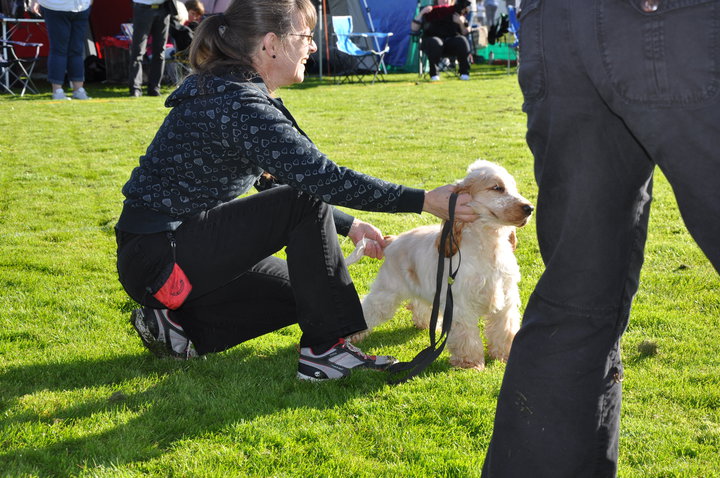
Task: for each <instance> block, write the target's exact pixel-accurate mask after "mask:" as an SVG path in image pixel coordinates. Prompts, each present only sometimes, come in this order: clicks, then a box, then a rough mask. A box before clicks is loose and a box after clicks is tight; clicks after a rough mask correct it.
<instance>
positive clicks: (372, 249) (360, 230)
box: [348, 218, 386, 259]
mask: <svg viewBox="0 0 720 478" xmlns="http://www.w3.org/2000/svg"><path fill="white" fill-rule="evenodd" d="M348 237H349V238H350V239H352V241H353V244H355V245H357V243H358V242H360V241H361V240H362V238H363V237H365V238H366V239H368V241H367V242H366V244H365V251H364V255H366V256H368V257H372V258H373V259H382V258H383V256H384V254H383V249H385V245H386V244H385V239H383V235H382V232H381V231H380V229H378V228H377V227H375V226H373V225H372V224H370V223H367V222H364V221H361V220H360V219H357V218H355V220H354V221H353V223H352V226H350V232H348Z"/></svg>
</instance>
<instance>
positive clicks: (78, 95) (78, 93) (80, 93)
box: [72, 87, 90, 100]
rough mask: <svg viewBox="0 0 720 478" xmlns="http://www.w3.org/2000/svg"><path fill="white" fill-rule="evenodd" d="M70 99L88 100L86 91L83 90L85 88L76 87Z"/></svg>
mask: <svg viewBox="0 0 720 478" xmlns="http://www.w3.org/2000/svg"><path fill="white" fill-rule="evenodd" d="M72 99H74V100H89V99H90V97H89V96H88V94H87V91H85V88H82V87H81V88H78V89H77V90H75V91H73V94H72Z"/></svg>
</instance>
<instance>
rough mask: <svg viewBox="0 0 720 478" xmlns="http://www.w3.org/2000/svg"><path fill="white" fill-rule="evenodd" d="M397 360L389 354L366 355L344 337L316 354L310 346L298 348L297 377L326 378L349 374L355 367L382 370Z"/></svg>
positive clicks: (306, 378)
mask: <svg viewBox="0 0 720 478" xmlns="http://www.w3.org/2000/svg"><path fill="white" fill-rule="evenodd" d="M396 362H397V359H396V358H395V357H392V356H390V355H367V354H365V353H363V352H362V350H360V349H359V348H357V347H355V346H354V345H353V344H351V343H350V342H346V341H345V339H339V340H338V343H336V344H335V345H333V346H332V347H330V349H329V350H328V351H327V352H324V353H322V354H319V355H316V354H314V353H313V351H312V350H311V349H310V347H302V348H301V349H300V363H299V364H298V372H297V378H299V379H301V380H328V379H334V378H343V377H347V376H348V375H350V372H351V371H352V369H354V368H357V367H362V368H369V369H373V370H384V369H386V368H387V367H389V366H390V365H392V364H394V363H396Z"/></svg>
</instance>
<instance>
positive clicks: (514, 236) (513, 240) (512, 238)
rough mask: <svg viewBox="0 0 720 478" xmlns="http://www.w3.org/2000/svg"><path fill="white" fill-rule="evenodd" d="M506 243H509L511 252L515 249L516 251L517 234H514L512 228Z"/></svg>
mask: <svg viewBox="0 0 720 478" xmlns="http://www.w3.org/2000/svg"><path fill="white" fill-rule="evenodd" d="M508 241H510V245H511V246H512V250H513V252H514V251H515V249H517V234H516V233H515V228H514V227H513V228H512V229H510V235H509V236H508Z"/></svg>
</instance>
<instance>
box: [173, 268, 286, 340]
mask: <svg viewBox="0 0 720 478" xmlns="http://www.w3.org/2000/svg"><path fill="white" fill-rule="evenodd" d="M172 314H173V316H174V317H175V318H176V319H177V321H178V322H179V323H182V324H184V329H185V331H186V332H187V334H188V336H190V337H192V340H193V343H194V344H195V347H196V349H197V351H198V352H199V353H200V354H206V353H210V352H220V351H222V350H226V349H229V348H231V347H234V346H235V345H237V344H239V343H242V342H245V341H246V340H250V339H252V338H255V337H259V336H261V335H265V334H267V333H270V332H273V331H275V330H279V329H282V328H283V327H287V326H289V325H293V324H296V323H297V311H296V307H295V297H294V295H293V291H292V286H291V285H290V278H289V275H288V271H287V263H286V262H285V261H283V260H282V259H279V258H277V257H268V258H266V259H263V260H262V261H260V262H259V263H258V264H256V265H254V266H253V267H251V268H250V270H248V271H247V272H245V273H244V274H242V275H241V276H239V277H237V278H236V279H234V280H233V281H232V282H230V283H228V284H227V285H225V286H223V287H221V288H219V289H217V290H215V291H213V292H212V293H210V294H206V295H204V296H202V297H199V298H197V299H195V300H192V301H190V302H189V303H188V304H186V305H185V306H183V307H181V308H180V309H178V310H177V311H173V312H172Z"/></svg>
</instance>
